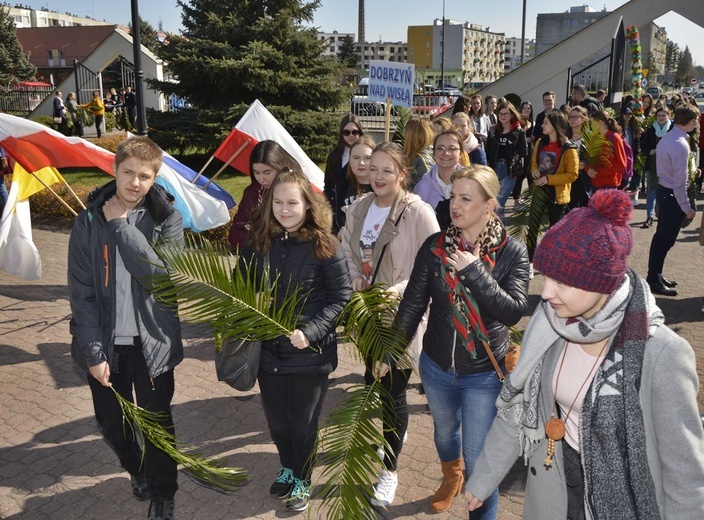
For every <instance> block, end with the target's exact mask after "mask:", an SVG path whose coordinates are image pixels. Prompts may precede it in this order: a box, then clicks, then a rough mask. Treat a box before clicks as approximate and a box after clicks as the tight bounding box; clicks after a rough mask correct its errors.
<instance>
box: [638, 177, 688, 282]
mask: <svg viewBox="0 0 704 520" xmlns="http://www.w3.org/2000/svg"><path fill="white" fill-rule="evenodd" d="M655 200H657V203H658V206H659V207H660V214H659V216H658V227H657V229H656V230H655V234H654V235H653V240H652V241H651V242H650V256H649V258H648V277H647V279H646V281H647V282H648V283H659V282H660V275H662V270H663V267H664V265H665V258H666V257H667V253H668V252H669V251H670V249H672V246H674V245H675V242H676V241H677V235H678V234H679V232H680V229H681V227H682V222H684V218H685V216H686V215H685V214H684V211H682V208H680V205H679V204H678V202H677V199H676V198H675V193H674V192H673V191H672V190H671V189H670V188H665V187H663V186H660V185H658V187H657V188H656V190H655Z"/></svg>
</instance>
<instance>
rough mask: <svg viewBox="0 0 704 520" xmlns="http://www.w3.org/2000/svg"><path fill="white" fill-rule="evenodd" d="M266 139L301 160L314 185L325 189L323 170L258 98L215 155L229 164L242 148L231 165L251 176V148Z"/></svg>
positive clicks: (299, 161)
mask: <svg viewBox="0 0 704 520" xmlns="http://www.w3.org/2000/svg"><path fill="white" fill-rule="evenodd" d="M265 140H271V141H276V142H277V143H279V144H280V145H281V146H282V147H283V148H284V149H285V150H286V151H287V152H288V153H290V154H291V156H292V157H293V158H294V159H296V161H298V164H300V165H301V168H302V169H303V173H304V174H305V175H306V177H308V179H309V180H310V182H311V184H312V185H313V186H315V187H316V188H318V189H319V190H321V191H322V190H323V188H324V186H325V185H324V181H325V174H324V173H323V171H322V170H321V169H320V168H318V165H317V164H315V163H314V162H313V161H311V160H310V158H309V157H308V156H307V155H306V153H305V152H304V151H303V149H302V148H301V147H300V146H299V145H298V143H297V142H296V140H295V139H294V138H293V137H291V134H289V133H288V132H287V131H286V129H285V128H284V127H283V125H282V124H281V123H279V121H278V120H277V119H276V118H275V117H274V116H273V115H271V112H269V111H268V110H267V109H266V107H265V106H264V105H262V104H261V103H260V102H259V100H258V99H257V100H256V101H254V103H252V105H251V106H250V107H249V108H248V109H247V112H245V113H244V115H243V116H242V118H241V119H240V120H239V121H238V122H237V124H236V125H235V128H233V129H232V131H231V132H230V133H229V134H228V136H227V137H226V138H225V140H224V141H223V142H222V143H221V144H220V146H219V147H218V149H217V150H215V152H214V153H213V155H214V156H215V157H217V158H218V159H220V160H221V161H222V162H225V163H226V162H228V161H229V160H230V159H231V158H232V156H233V155H234V154H235V153H236V152H237V151H239V150H240V148H241V149H242V151H241V152H240V153H239V155H237V157H236V158H235V159H234V160H232V162H231V163H230V164H231V166H233V167H234V168H237V169H238V170H239V171H241V172H242V173H245V174H247V175H249V156H250V155H251V154H252V149H253V148H254V147H255V146H256V145H257V143H259V142H260V141H265Z"/></svg>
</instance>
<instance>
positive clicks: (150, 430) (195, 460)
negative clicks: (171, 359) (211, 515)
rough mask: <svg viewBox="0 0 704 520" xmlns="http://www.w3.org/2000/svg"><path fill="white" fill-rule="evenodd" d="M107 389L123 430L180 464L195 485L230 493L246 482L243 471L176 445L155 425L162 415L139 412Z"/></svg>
mask: <svg viewBox="0 0 704 520" xmlns="http://www.w3.org/2000/svg"><path fill="white" fill-rule="evenodd" d="M110 388H112V391H113V393H114V394H115V397H116V398H117V402H118V403H119V405H120V408H121V410H122V415H123V418H124V423H125V424H124V426H125V428H132V425H133V424H134V425H136V426H137V428H138V429H139V432H140V433H141V435H142V439H144V442H150V443H152V444H153V445H154V446H155V447H157V448H158V449H160V450H161V451H163V452H164V453H166V454H167V455H168V456H169V457H171V458H172V459H173V460H175V461H176V463H177V464H181V465H182V466H183V467H184V469H185V471H186V473H187V474H188V476H189V477H191V478H192V479H194V480H195V481H196V482H198V483H199V484H201V485H204V486H207V487H209V488H211V489H216V490H218V491H225V492H230V491H234V490H236V489H237V488H239V487H240V486H242V485H243V484H246V483H247V482H248V481H249V475H247V473H246V472H245V471H244V470H243V469H240V468H234V467H229V466H226V465H225V461H224V460H222V459H210V458H208V457H204V456H203V455H200V454H198V453H196V452H194V451H192V450H190V449H188V448H186V447H184V446H182V445H179V444H177V443H176V439H175V438H174V435H173V434H172V433H170V432H168V431H166V430H165V429H164V427H163V426H161V424H159V421H161V420H163V419H164V415H163V414H162V413H160V412H152V411H149V410H145V409H144V408H140V407H139V406H137V405H136V404H134V403H132V402H130V401H128V400H127V399H125V398H124V397H122V396H121V395H120V394H119V393H118V392H117V390H115V389H114V388H113V387H110ZM142 457H144V444H142Z"/></svg>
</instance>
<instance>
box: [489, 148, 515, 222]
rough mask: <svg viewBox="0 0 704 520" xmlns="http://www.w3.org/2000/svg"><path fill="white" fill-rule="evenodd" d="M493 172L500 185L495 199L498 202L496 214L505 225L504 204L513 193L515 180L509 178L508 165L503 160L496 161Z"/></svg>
mask: <svg viewBox="0 0 704 520" xmlns="http://www.w3.org/2000/svg"><path fill="white" fill-rule="evenodd" d="M494 171H496V175H498V176H499V183H500V184H501V186H500V187H499V195H498V197H496V198H497V200H498V204H497V208H496V214H497V215H498V216H499V217H500V218H501V220H502V222H503V223H504V224H505V223H506V215H505V213H506V212H505V207H506V202H507V201H508V198H509V197H510V196H511V192H512V191H513V187H514V186H515V185H516V178H515V177H511V176H510V175H509V171H508V163H506V161H504V160H503V159H497V160H496V165H495V167H494Z"/></svg>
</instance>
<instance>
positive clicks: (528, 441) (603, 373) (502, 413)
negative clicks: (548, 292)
mask: <svg viewBox="0 0 704 520" xmlns="http://www.w3.org/2000/svg"><path fill="white" fill-rule="evenodd" d="M663 323H664V316H663V314H662V312H661V311H660V309H659V308H658V307H657V305H656V304H655V298H654V297H653V295H652V294H651V293H650V291H649V290H648V288H647V284H646V283H645V281H644V280H643V279H642V278H641V277H640V276H638V275H637V274H636V273H635V272H633V271H632V270H629V271H628V273H627V276H626V278H625V279H624V282H623V284H621V286H620V287H619V288H618V289H617V290H616V291H615V292H614V293H612V294H611V296H610V297H609V299H608V300H607V301H606V303H605V304H604V306H603V307H602V309H601V310H599V312H597V313H596V314H595V315H594V316H592V317H591V318H589V319H588V320H584V319H583V318H577V319H564V318H559V317H557V316H556V315H555V313H554V311H553V310H552V308H551V307H550V305H548V304H546V302H542V303H541V304H540V305H539V306H538V308H537V309H536V312H535V314H534V315H533V317H532V318H531V321H530V323H529V324H528V328H527V329H526V332H525V334H524V342H523V348H522V350H521V361H520V362H519V363H518V366H517V367H516V369H515V370H514V371H513V372H511V373H510V374H509V375H508V376H507V377H506V379H505V380H504V384H503V387H502V389H501V393H500V394H499V398H498V399H497V402H496V404H497V408H498V411H497V415H498V416H499V417H501V418H502V419H504V420H506V421H509V422H512V423H514V424H515V425H516V426H517V427H518V428H519V442H520V443H521V445H522V447H523V450H524V456H525V458H526V460H527V459H528V458H529V457H530V456H531V454H532V452H533V451H534V450H535V448H536V447H537V446H538V444H540V443H541V442H543V441H544V440H545V425H544V424H542V423H541V421H540V414H539V413H538V408H539V401H540V391H541V389H540V381H541V377H542V368H543V361H544V359H545V354H546V353H547V351H548V350H549V349H550V348H551V347H552V346H553V345H555V344H556V342H560V341H564V340H567V341H572V342H576V343H594V342H596V341H600V340H602V339H606V338H613V342H612V344H611V347H610V349H609V351H608V353H607V355H606V358H605V360H604V362H603V363H602V365H601V366H600V367H599V369H598V371H597V373H596V375H595V377H594V381H593V382H592V384H591V386H590V387H589V390H588V392H587V396H586V397H585V399H584V403H583V404H582V415H581V421H580V449H581V457H582V465H583V468H584V474H585V497H586V498H587V500H588V507H589V509H590V512H591V513H592V514H591V517H592V518H648V519H653V520H655V519H658V518H660V516H659V511H658V507H657V504H656V502H655V491H654V484H653V480H652V476H651V474H650V470H649V466H648V459H647V454H646V452H645V428H644V424H643V414H642V410H641V407H640V400H639V390H640V376H641V370H642V366H643V355H644V352H645V348H646V342H647V340H648V337H650V336H652V335H653V334H654V333H655V330H656V329H657V328H658V327H659V326H660V325H662V324H663Z"/></svg>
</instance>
